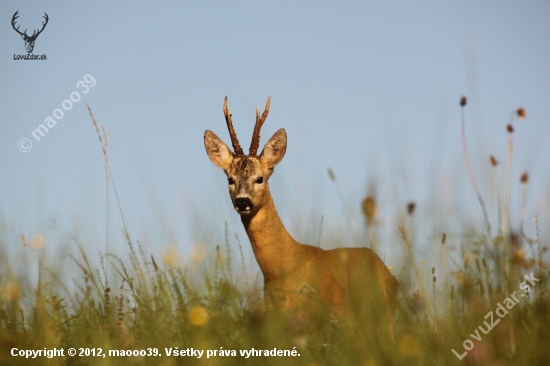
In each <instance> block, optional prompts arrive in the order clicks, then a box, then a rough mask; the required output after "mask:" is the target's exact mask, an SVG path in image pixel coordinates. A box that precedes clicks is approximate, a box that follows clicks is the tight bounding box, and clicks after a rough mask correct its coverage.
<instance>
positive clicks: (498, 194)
mask: <svg viewBox="0 0 550 366" xmlns="http://www.w3.org/2000/svg"><path fill="white" fill-rule="evenodd" d="M493 179H494V180H495V192H496V196H497V210H498V221H499V222H500V221H501V220H502V207H501V205H500V185H499V184H498V169H497V167H496V166H493Z"/></svg>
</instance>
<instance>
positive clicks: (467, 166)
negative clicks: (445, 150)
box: [460, 106, 491, 238]
mask: <svg viewBox="0 0 550 366" xmlns="http://www.w3.org/2000/svg"><path fill="white" fill-rule="evenodd" d="M460 112H461V113H460V114H461V123H462V149H463V151H464V161H465V162H466V168H467V169H468V175H469V176H470V180H471V181H472V185H473V186H474V190H475V192H476V196H477V200H478V201H479V204H480V205H481V209H482V210H483V216H484V217H485V223H486V224H487V235H489V238H491V223H490V222H489V216H487V210H486V208H485V202H484V201H483V197H482V196H481V192H480V191H479V187H478V186H477V182H476V179H475V177H474V173H473V172H472V167H471V166H470V159H469V158H468V146H467V144H466V123H465V121H464V106H462V108H460Z"/></svg>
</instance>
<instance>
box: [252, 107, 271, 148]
mask: <svg viewBox="0 0 550 366" xmlns="http://www.w3.org/2000/svg"><path fill="white" fill-rule="evenodd" d="M270 101H271V97H267V102H266V104H265V110H264V113H262V117H260V110H259V109H258V106H256V125H255V126H254V132H253V133H252V142H251V143H250V150H249V152H248V155H256V153H257V152H258V147H260V130H261V128H262V125H263V124H264V122H265V120H266V118H267V115H268V114H269V105H270Z"/></svg>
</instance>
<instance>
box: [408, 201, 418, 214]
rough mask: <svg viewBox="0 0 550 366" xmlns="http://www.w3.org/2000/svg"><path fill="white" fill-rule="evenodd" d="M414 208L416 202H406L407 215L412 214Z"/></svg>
mask: <svg viewBox="0 0 550 366" xmlns="http://www.w3.org/2000/svg"><path fill="white" fill-rule="evenodd" d="M415 209H416V203H414V202H409V203H408V204H407V213H408V214H409V215H412V214H413V213H414V210H415Z"/></svg>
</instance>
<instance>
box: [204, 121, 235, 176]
mask: <svg viewBox="0 0 550 366" xmlns="http://www.w3.org/2000/svg"><path fill="white" fill-rule="evenodd" d="M204 147H205V148H206V153H207V154H208V157H209V158H210V160H211V161H212V162H213V163H214V165H216V166H217V167H218V168H222V169H223V170H224V171H225V172H228V171H229V168H230V167H231V163H232V162H233V158H234V156H235V155H233V152H232V151H231V150H229V148H228V147H227V145H226V144H225V143H224V142H223V141H222V139H220V138H219V137H218V136H216V134H215V133H214V132H212V131H210V130H206V131H205V132H204Z"/></svg>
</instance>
